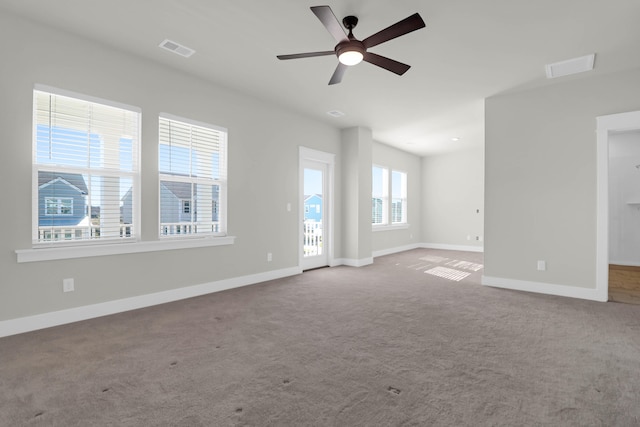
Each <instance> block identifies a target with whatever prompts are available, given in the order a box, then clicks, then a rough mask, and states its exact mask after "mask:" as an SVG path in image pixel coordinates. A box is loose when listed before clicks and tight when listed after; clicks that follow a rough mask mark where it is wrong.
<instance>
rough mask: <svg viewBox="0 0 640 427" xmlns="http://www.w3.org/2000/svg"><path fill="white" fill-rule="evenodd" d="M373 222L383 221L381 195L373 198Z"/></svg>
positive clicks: (379, 222)
mask: <svg viewBox="0 0 640 427" xmlns="http://www.w3.org/2000/svg"><path fill="white" fill-rule="evenodd" d="M371 222H372V223H374V224H381V223H382V199H381V198H379V197H373V198H372V199H371Z"/></svg>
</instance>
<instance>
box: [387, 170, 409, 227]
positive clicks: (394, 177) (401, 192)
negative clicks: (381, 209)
mask: <svg viewBox="0 0 640 427" xmlns="http://www.w3.org/2000/svg"><path fill="white" fill-rule="evenodd" d="M406 222H407V174H406V173H404V172H398V171H392V172H391V223H392V224H403V223H406Z"/></svg>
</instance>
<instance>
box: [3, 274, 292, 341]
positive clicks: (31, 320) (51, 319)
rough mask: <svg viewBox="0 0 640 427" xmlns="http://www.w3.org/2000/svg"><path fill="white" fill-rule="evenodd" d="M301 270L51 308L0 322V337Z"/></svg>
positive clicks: (256, 281) (258, 281) (260, 281)
mask: <svg viewBox="0 0 640 427" xmlns="http://www.w3.org/2000/svg"><path fill="white" fill-rule="evenodd" d="M300 273H302V271H301V270H300V269H299V268H298V267H292V268H285V269H281V270H274V271H267V272H264V273H258V274H252V275H248V276H241V277H234V278H230V279H223V280H219V281H217V282H209V283H203V284H200V285H194V286H187V287H184V288H177V289H172V290H169V291H163V292H156V293H153V294H147V295H140V296H136V297H131V298H123V299H119V300H114V301H108V302H103V303H99V304H91V305H85V306H82V307H75V308H70V309H67V310H60V311H53V312H49V313H43V314H36V315H34V316H27V317H21V318H18V319H10V320H4V321H0V337H6V336H9V335H15V334H21V333H24V332H29V331H35V330H38V329H44V328H50V327H52V326H58V325H64V324H66V323H72V322H78V321H82V320H87V319H93V318H96V317H102V316H108V315H111V314H116V313H122V312H125V311H130V310H136V309H139V308H144V307H150V306H153V305H158V304H165V303H168V302H173V301H179V300H182V299H185V298H192V297H197V296H200V295H207V294H211V293H214V292H220V291H224V290H227V289H233V288H239V287H242V286H248V285H254V284H257V283H262V282H266V281H268V280H274V279H280V278H283V277H288V276H294V275H296V274H300Z"/></svg>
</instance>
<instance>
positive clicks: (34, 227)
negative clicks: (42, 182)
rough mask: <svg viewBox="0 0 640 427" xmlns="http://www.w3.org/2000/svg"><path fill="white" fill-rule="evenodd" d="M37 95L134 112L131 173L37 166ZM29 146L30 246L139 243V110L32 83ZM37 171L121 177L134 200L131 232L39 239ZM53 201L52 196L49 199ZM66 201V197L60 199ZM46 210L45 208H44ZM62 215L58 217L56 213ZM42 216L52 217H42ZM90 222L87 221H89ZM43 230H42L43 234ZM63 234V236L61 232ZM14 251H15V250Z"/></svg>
mask: <svg viewBox="0 0 640 427" xmlns="http://www.w3.org/2000/svg"><path fill="white" fill-rule="evenodd" d="M37 92H41V93H45V94H49V95H54V96H60V97H66V98H72V99H74V100H77V101H81V102H87V103H92V104H99V105H102V106H107V107H111V108H118V109H121V110H126V111H127V112H131V113H134V114H135V115H136V121H137V135H132V136H131V139H132V150H133V149H134V147H133V146H134V145H135V153H134V155H133V156H132V166H131V170H130V171H128V170H123V169H111V168H106V167H102V168H100V167H90V166H70V165H59V164H51V163H38V147H37V145H38V124H39V123H38V120H37V114H38V110H37V102H36V96H37ZM32 101H33V104H32V113H33V120H32V146H31V155H32V160H31V164H32V178H31V181H32V182H31V187H32V193H31V198H32V207H31V245H32V248H34V249H43V248H50V249H60V248H65V247H75V246H78V247H83V248H86V247H90V246H93V245H109V244H114V243H117V244H120V243H135V242H138V241H139V240H140V236H141V216H140V204H141V202H140V200H141V193H140V182H141V151H142V150H141V146H142V138H141V133H142V110H141V109H140V108H139V107H136V106H132V105H128V104H124V103H121V102H117V101H112V100H108V99H103V98H99V97H96V96H92V95H86V94H83V93H78V92H73V91H69V90H64V89H59V88H56V87H52V86H47V85H43V84H38V83H36V84H34V87H33V90H32ZM39 172H56V173H77V174H82V175H90V176H91V177H100V178H104V177H118V178H125V179H130V180H131V190H132V191H133V194H134V195H136V196H137V197H135V198H134V200H133V204H132V210H133V212H132V216H133V217H132V224H131V226H130V227H129V230H131V229H133V233H130V234H125V235H124V236H120V237H109V238H106V237H102V238H74V239H61V240H55V239H52V240H40V238H39V235H40V226H39V216H40V206H39V190H40V188H39ZM52 198H55V197H52ZM62 198H66V197H62ZM45 211H46V208H45ZM73 212H74V211H73V210H72V213H71V214H64V217H67V216H73ZM58 215H62V214H58ZM87 215H88V216H89V218H90V217H91V213H90V212H88V213H87ZM45 216H54V215H45ZM89 220H90V219H89ZM64 227H65V226H60V228H64ZM45 231H46V230H43V233H44V232H45ZM50 234H52V235H57V234H58V232H55V233H50ZM63 234H64V233H63ZM16 252H17V251H16Z"/></svg>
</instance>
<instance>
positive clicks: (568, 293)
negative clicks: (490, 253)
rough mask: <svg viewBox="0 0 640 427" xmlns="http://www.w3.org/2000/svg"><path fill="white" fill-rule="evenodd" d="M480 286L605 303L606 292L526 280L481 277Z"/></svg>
mask: <svg viewBox="0 0 640 427" xmlns="http://www.w3.org/2000/svg"><path fill="white" fill-rule="evenodd" d="M482 284H483V285H485V286H492V287H495V288H503V289H512V290H516V291H526V292H534V293H538V294H547V295H557V296H561V297H571V298H579V299H587V300H592V301H601V302H606V301H607V299H608V295H607V290H606V289H605V290H604V292H603V291H602V290H601V289H594V288H579V287H577V286H567V285H554V284H551V283H541V282H529V281H526V280H516V279H504V278H501V277H490V276H482Z"/></svg>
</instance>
